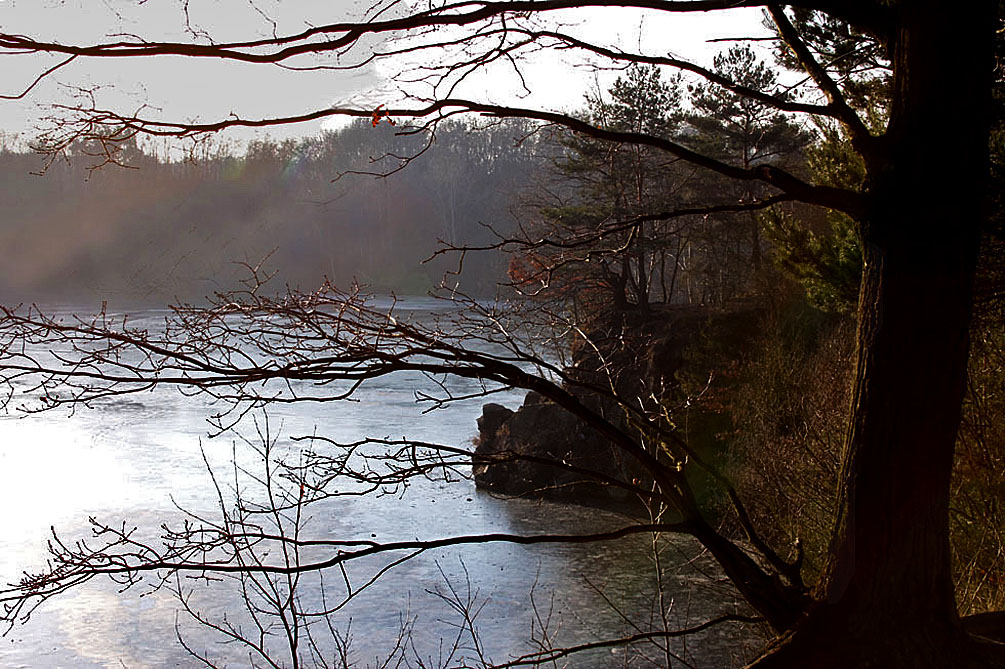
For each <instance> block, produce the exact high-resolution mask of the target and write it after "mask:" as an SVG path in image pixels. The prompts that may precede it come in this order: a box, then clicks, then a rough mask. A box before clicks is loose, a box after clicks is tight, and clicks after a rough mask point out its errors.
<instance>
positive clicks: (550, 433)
mask: <svg viewBox="0 0 1005 669" xmlns="http://www.w3.org/2000/svg"><path fill="white" fill-rule="evenodd" d="M549 462H556V463H564V464H566V465H571V466H572V467H576V468H580V469H584V470H588V471H593V472H597V473H600V474H602V475H607V476H612V475H613V476H617V477H618V478H621V479H622V480H623V479H624V478H625V477H626V476H628V474H629V473H628V469H629V468H630V465H629V464H628V463H624V462H622V460H621V458H620V457H619V453H618V452H617V451H616V450H615V449H613V448H611V446H610V444H608V442H607V440H606V439H604V438H603V437H601V436H600V435H599V434H597V432H596V431H594V430H593V429H592V428H590V427H589V426H588V425H586V424H585V423H583V421H581V420H580V419H579V418H577V417H576V416H573V415H572V414H570V413H569V412H568V411H566V410H565V409H562V408H561V407H559V406H558V405H557V404H554V403H552V402H548V401H545V400H544V399H543V398H542V397H541V396H540V395H538V394H537V393H528V395H527V398H526V399H525V401H524V404H523V406H521V407H520V408H519V409H518V410H517V411H510V410H509V409H507V408H505V407H503V406H500V405H498V404H487V405H485V407H484V408H483V409H482V416H481V418H479V419H478V446H477V448H476V449H475V465H474V477H475V483H476V484H477V485H478V486H479V487H481V488H485V489H489V490H494V491H496V492H500V493H503V494H507V495H542V496H546V497H551V498H558V499H575V500H586V499H588V498H594V499H599V500H603V499H608V500H611V501H623V500H625V498H626V497H627V493H626V491H624V490H623V489H621V488H618V487H612V486H608V485H604V484H602V483H598V482H597V481H596V480H595V479H594V478H593V477H591V476H590V475H589V473H588V471H584V472H577V471H570V470H569V469H566V468H563V467H561V466H554V465H550V464H548V463H549Z"/></svg>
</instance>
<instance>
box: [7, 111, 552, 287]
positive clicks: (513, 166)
mask: <svg viewBox="0 0 1005 669" xmlns="http://www.w3.org/2000/svg"><path fill="white" fill-rule="evenodd" d="M526 134H527V130H526V128H522V127H521V126H520V125H519V124H510V125H503V126H497V127H492V128H486V129H484V130H483V131H480V132H470V128H468V127H467V126H464V125H461V124H454V125H449V126H444V127H442V128H440V130H439V131H438V133H437V136H436V138H435V142H433V143H432V144H431V145H430V146H429V148H428V150H426V152H425V154H424V155H423V158H422V160H421V162H417V163H416V165H415V166H414V168H413V169H407V170H400V171H396V172H395V173H394V174H391V175H389V176H386V177H384V176H381V175H384V174H386V173H388V172H390V171H393V170H395V168H397V167H399V166H400V165H399V160H398V159H396V158H394V157H393V156H407V155H412V154H415V153H417V152H418V151H420V150H421V149H422V148H424V147H425V143H426V142H427V141H428V140H427V138H425V137H421V136H415V135H411V136H409V135H405V136H403V135H400V134H398V133H396V131H395V128H393V127H391V126H390V125H388V124H382V125H380V126H379V127H372V126H371V124H370V123H369V122H365V121H361V122H357V123H354V124H352V125H349V126H348V127H346V128H343V129H341V130H336V131H332V132H326V133H324V134H322V135H320V136H317V137H311V138H305V139H301V140H294V139H289V140H285V141H281V142H277V141H272V140H269V139H263V140H257V141H252V142H250V144H249V145H248V146H247V147H246V150H244V151H241V152H237V151H232V150H231V149H230V148H229V147H228V146H226V145H225V144H222V143H209V144H207V145H200V146H198V147H197V149H198V151H197V152H195V153H193V154H192V155H190V156H189V157H188V159H187V160H173V161H167V160H159V159H158V158H157V156H156V152H155V151H153V150H147V151H144V150H142V149H140V148H138V147H137V146H136V143H135V142H134V143H132V144H131V145H130V146H129V147H127V150H126V151H125V152H124V153H123V154H122V155H120V156H119V158H118V163H117V164H106V165H103V166H101V167H100V168H98V169H94V167H95V165H97V164H100V163H101V156H100V154H99V153H98V147H97V146H96V145H94V144H92V145H88V143H87V142H81V143H79V144H77V145H75V146H73V147H71V149H70V150H69V151H68V152H67V153H66V155H65V156H64V157H63V158H61V159H60V160H57V161H55V162H53V163H52V164H51V165H49V166H48V168H47V169H45V170H44V173H41V174H40V173H39V172H40V170H41V169H42V167H44V163H43V161H42V158H41V157H40V156H38V155H36V154H34V153H32V152H27V151H15V150H12V149H4V150H3V151H2V152H0V170H2V171H3V173H4V175H5V176H4V180H3V182H2V184H0V211H2V212H3V214H2V216H0V244H2V245H3V248H5V249H6V250H7V257H6V261H5V262H4V264H3V266H2V268H0V295H2V296H3V297H4V299H5V300H7V301H8V302H10V301H14V302H19V301H24V300H28V301H31V300H39V299H41V300H50V301H51V300H57V301H61V300H76V299H88V298H90V299H93V298H94V297H96V296H100V298H101V299H106V298H107V299H109V300H111V301H112V302H115V301H116V300H119V301H125V302H127V303H142V304H149V305H155V304H163V303H165V302H168V301H172V300H174V299H175V298H178V299H181V300H199V299H201V298H202V297H204V296H206V295H211V294H213V293H215V292H217V291H225V290H230V289H233V288H235V287H236V286H237V285H238V284H237V281H238V280H239V278H241V277H243V276H245V275H246V272H245V270H244V269H243V268H242V267H241V266H240V265H239V264H238V263H248V264H251V265H257V264H258V263H260V262H262V261H263V260H264V261H265V262H264V264H263V266H264V267H265V268H267V270H268V271H270V272H271V271H274V272H277V276H276V278H275V283H276V284H277V285H284V284H288V285H290V286H293V287H301V288H304V289H310V288H312V287H313V286H314V285H316V284H317V282H318V281H319V280H320V278H321V277H328V278H329V279H330V280H331V281H333V282H335V283H336V284H337V285H340V286H348V285H349V284H351V283H352V282H353V281H358V282H360V283H361V284H365V285H368V286H370V287H372V288H373V289H374V290H378V291H382V292H386V291H395V292H397V293H400V294H406V295H424V294H425V293H426V292H428V291H429V290H430V289H432V288H434V287H435V286H436V285H438V284H439V283H440V281H441V279H442V278H443V275H444V273H446V272H448V271H450V270H452V269H455V268H456V265H457V259H456V258H440V259H437V260H436V261H433V262H430V263H427V264H423V261H424V260H426V259H427V258H429V257H430V255H431V254H432V253H433V252H434V251H435V250H436V249H437V248H439V246H441V245H450V244H453V245H472V244H475V245H477V244H484V243H486V242H488V241H489V240H490V239H491V238H492V233H491V232H490V230H489V228H490V227H491V228H493V229H498V230H509V229H511V228H512V227H513V223H512V220H513V219H512V217H513V211H512V210H513V206H514V204H515V203H516V201H517V197H518V195H519V193H520V192H522V191H523V190H525V189H526V188H527V187H528V185H529V182H530V180H531V179H532V178H533V175H534V172H535V168H536V166H537V165H539V164H540V159H539V156H538V155H536V150H537V147H538V145H539V142H537V141H535V140H534V139H533V138H532V139H530V140H526V137H525V136H526ZM521 139H524V140H525V141H524V142H522V143H521V145H520V146H519V147H517V146H516V143H517V141H518V140H521ZM438 240H439V241H438ZM505 267H506V265H505V260H504V259H501V258H498V257H492V256H488V255H485V256H481V257H479V258H477V259H476V260H475V261H474V262H472V263H469V264H468V265H467V266H466V267H465V272H464V279H463V285H462V288H463V289H465V290H467V291H468V292H471V293H479V294H491V293H492V292H493V291H494V289H495V285H496V283H497V282H498V281H499V280H500V279H502V278H504V276H505ZM455 281H456V279H455Z"/></svg>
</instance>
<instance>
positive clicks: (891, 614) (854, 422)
mask: <svg viewBox="0 0 1005 669" xmlns="http://www.w3.org/2000/svg"><path fill="white" fill-rule="evenodd" d="M895 12H896V18H897V27H896V29H895V30H896V32H895V33H894V34H893V35H892V36H891V45H892V49H891V57H892V60H893V66H894V82H893V85H894V90H893V99H892V107H891V110H890V113H891V118H890V124H889V130H888V134H887V135H886V137H885V138H884V139H883V140H882V142H883V143H882V144H881V145H880V146H879V147H878V148H877V150H876V151H875V152H874V153H873V154H872V155H871V156H869V157H868V158H869V160H868V162H869V167H870V181H869V183H868V196H869V199H868V205H867V210H866V212H865V213H864V215H863V216H862V220H861V221H860V222H861V226H862V239H863V244H864V256H865V269H864V275H863V282H862V291H861V294H860V296H859V308H858V320H859V326H858V348H857V353H856V363H855V376H854V378H855V382H854V388H853V397H852V406H851V409H850V410H851V421H850V429H849V433H848V436H847V439H846V443H845V447H844V453H843V465H842V475H841V486H840V490H839V505H838V518H837V522H836V526H835V531H834V536H833V539H832V546H831V551H830V556H829V562H828V564H827V567H826V570H825V574H824V577H823V579H822V580H821V582H820V583H819V585H818V588H817V593H816V594H817V601H816V603H815V605H814V606H813V607H811V609H810V611H809V613H808V615H807V616H806V617H805V618H804V619H803V620H802V621H801V622H800V623H799V624H798V625H797V626H796V627H795V629H794V631H792V632H790V633H789V634H788V635H787V636H785V637H783V639H782V640H781V641H780V643H779V644H778V645H777V646H776V647H775V648H774V649H773V650H772V651H769V653H768V654H767V655H766V656H765V657H763V658H762V659H761V660H760V661H759V662H757V663H756V666H757V667H790V666H813V667H873V666H875V667H957V666H971V665H972V666H981V662H984V663H985V664H994V662H992V661H991V660H990V656H989V657H985V658H984V660H983V661H980V660H978V654H979V653H977V652H976V651H977V647H976V646H975V645H974V643H973V642H972V641H971V640H970V638H969V637H968V636H967V635H966V634H964V633H963V631H962V627H961V626H960V624H959V619H958V617H957V612H956V604H955V600H954V595H953V581H952V573H951V565H950V550H949V525H948V517H949V489H950V476H951V473H952V463H953V449H954V444H955V439H956V431H957V427H958V425H959V420H960V406H961V402H962V398H963V394H964V384H965V375H966V364H967V355H968V345H969V343H968V327H969V322H970V312H971V304H972V294H971V293H972V284H973V275H974V269H975V264H976V257H977V246H978V240H979V234H980V229H981V221H982V213H983V212H982V203H983V200H984V195H985V193H984V183H985V181H986V178H987V174H988V143H987V142H988V134H987V133H988V124H989V110H990V73H991V70H992V68H991V44H992V34H993V26H994V22H993V17H994V3H992V2H987V1H981V2H975V3H969V4H968V5H967V6H966V7H961V6H960V5H959V3H954V2H947V1H945V0H928V1H925V2H902V3H899V5H898V6H897V7H896V8H895ZM960 63H968V64H973V65H972V66H966V67H960V65H959V64H960ZM982 63H984V64H986V66H983V67H982V66H981V64H982ZM1003 648H1005V647H1003ZM994 655H995V653H992V656H994ZM997 657H1005V655H1001V654H997ZM999 661H1000V660H999Z"/></svg>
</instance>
